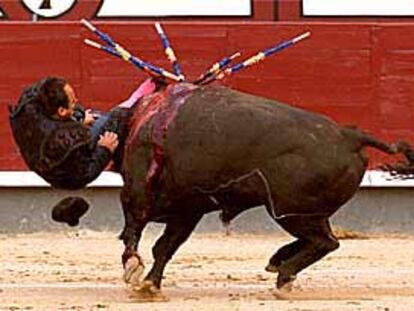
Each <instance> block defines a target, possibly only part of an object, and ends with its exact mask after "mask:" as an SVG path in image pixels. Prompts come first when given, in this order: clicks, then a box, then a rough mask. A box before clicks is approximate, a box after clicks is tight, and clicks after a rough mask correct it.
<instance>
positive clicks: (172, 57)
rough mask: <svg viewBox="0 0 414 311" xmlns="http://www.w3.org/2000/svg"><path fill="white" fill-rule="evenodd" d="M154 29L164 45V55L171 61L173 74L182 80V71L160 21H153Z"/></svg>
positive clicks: (183, 78)
mask: <svg viewBox="0 0 414 311" xmlns="http://www.w3.org/2000/svg"><path fill="white" fill-rule="evenodd" d="M155 29H156V30H157V33H158V35H159V36H160V39H161V42H162V45H163V47H164V52H165V55H167V58H168V59H169V61H170V62H171V64H172V66H173V70H174V73H175V75H177V76H178V77H180V79H181V81H184V80H185V77H184V74H183V72H182V71H181V67H180V65H179V64H178V60H177V57H176V56H175V53H174V50H173V48H172V46H171V44H170V41H169V40H168V37H167V35H166V34H165V32H164V30H163V29H162V27H161V25H160V23H155Z"/></svg>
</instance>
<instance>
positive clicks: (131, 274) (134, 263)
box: [124, 256, 145, 286]
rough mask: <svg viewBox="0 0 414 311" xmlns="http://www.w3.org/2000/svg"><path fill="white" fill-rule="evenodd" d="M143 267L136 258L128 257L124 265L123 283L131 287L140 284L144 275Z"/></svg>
mask: <svg viewBox="0 0 414 311" xmlns="http://www.w3.org/2000/svg"><path fill="white" fill-rule="evenodd" d="M144 269H145V266H144V264H143V263H142V262H141V260H140V259H139V258H138V257H137V256H132V257H130V258H129V259H128V260H127V262H126V263H125V268H124V281H125V283H127V284H130V285H132V286H137V285H139V284H140V283H141V277H142V274H143V273H144Z"/></svg>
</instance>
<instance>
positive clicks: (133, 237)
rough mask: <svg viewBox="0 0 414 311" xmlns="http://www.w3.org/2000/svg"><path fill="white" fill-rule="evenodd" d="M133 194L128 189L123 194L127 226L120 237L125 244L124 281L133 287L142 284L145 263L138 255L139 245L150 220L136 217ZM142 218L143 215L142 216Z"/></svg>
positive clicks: (123, 207)
mask: <svg viewBox="0 0 414 311" xmlns="http://www.w3.org/2000/svg"><path fill="white" fill-rule="evenodd" d="M134 203H136V201H135V200H134V199H133V194H132V193H131V192H129V191H128V190H126V189H123V190H122V192H121V204H122V210H123V213H124V219H125V225H124V229H123V231H122V233H121V235H120V239H121V240H122V241H123V242H124V246H125V249H124V252H123V254H122V264H123V267H124V281H125V283H127V284H131V285H133V286H136V285H139V284H140V279H141V276H142V274H143V272H144V268H145V267H144V263H143V261H142V259H141V257H140V256H139V253H138V243H139V241H140V239H141V234H142V231H143V230H144V228H145V226H146V224H147V223H148V219H146V217H139V216H137V215H136V212H135V210H134V209H136V208H137V206H136V205H135V204H134ZM141 216H142V215H141Z"/></svg>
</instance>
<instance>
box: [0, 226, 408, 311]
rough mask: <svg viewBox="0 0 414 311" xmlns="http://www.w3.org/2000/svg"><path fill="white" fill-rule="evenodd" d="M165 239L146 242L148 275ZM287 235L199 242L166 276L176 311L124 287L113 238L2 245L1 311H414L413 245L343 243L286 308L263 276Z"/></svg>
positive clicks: (53, 237) (29, 237)
mask: <svg viewBox="0 0 414 311" xmlns="http://www.w3.org/2000/svg"><path fill="white" fill-rule="evenodd" d="M155 238H156V236H155V235H154V234H152V233H146V234H145V235H144V238H143V241H142V244H141V250H142V255H143V257H144V260H145V264H146V268H147V270H148V269H149V267H150V264H151V260H152V255H151V247H152V244H153V242H154V241H155ZM290 240H291V239H290V238H289V237H288V236H285V235H281V234H269V235H248V234H232V235H230V236H226V235H225V234H221V233H217V234H209V235H206V234H195V235H193V236H192V237H191V238H190V240H189V241H188V242H187V243H186V244H184V245H183V247H182V248H180V249H179V251H178V253H177V254H176V256H175V257H174V258H173V260H172V261H171V262H170V264H169V265H168V266H167V269H166V271H165V279H164V281H163V294H164V296H165V297H167V299H168V301H167V302H142V301H140V300H139V299H138V298H137V297H136V296H135V294H134V293H133V292H132V291H131V290H130V289H128V288H126V286H125V285H124V284H123V282H122V266H121V264H120V255H121V253H122V250H123V246H122V243H121V241H119V240H118V239H117V234H116V233H113V232H104V233H102V232H92V231H84V230H83V231H68V232H62V233H36V234H21V235H7V234H2V235H0V310H42V311H43V310H180V311H184V310H290V311H299V310H306V311H309V310H335V311H336V310H338V311H341V310H352V311H354V310H375V311H381V310H398V311H400V310H407V311H408V310H409V311H412V310H414V237H410V236H405V237H395V236H394V237H393V236H380V237H378V236H377V237H371V238H369V239H351V240H343V241H341V247H340V248H339V250H337V251H335V252H333V253H332V254H330V255H329V256H327V257H325V258H324V259H323V260H321V261H319V262H318V263H317V264H315V265H313V266H311V267H309V268H308V269H306V270H305V271H303V272H302V273H300V274H299V275H298V279H297V280H296V283H295V286H294V288H293V291H292V292H291V293H288V294H285V296H284V297H282V298H283V299H281V298H280V296H279V295H277V291H276V290H275V288H274V283H275V275H274V274H271V273H268V272H265V271H264V267H265V266H266V264H267V261H268V259H269V258H270V256H271V255H272V254H273V252H274V251H275V250H276V249H277V248H279V247H281V246H282V245H283V244H285V243H287V242H289V241H290Z"/></svg>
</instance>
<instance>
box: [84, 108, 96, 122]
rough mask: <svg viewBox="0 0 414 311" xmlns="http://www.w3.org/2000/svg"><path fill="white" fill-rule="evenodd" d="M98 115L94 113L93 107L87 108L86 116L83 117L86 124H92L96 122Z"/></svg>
mask: <svg viewBox="0 0 414 311" xmlns="http://www.w3.org/2000/svg"><path fill="white" fill-rule="evenodd" d="M95 119H96V116H95V114H93V113H92V109H87V110H85V117H84V119H83V124H84V125H87V126H89V125H92V124H93V123H94V122H95Z"/></svg>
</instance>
